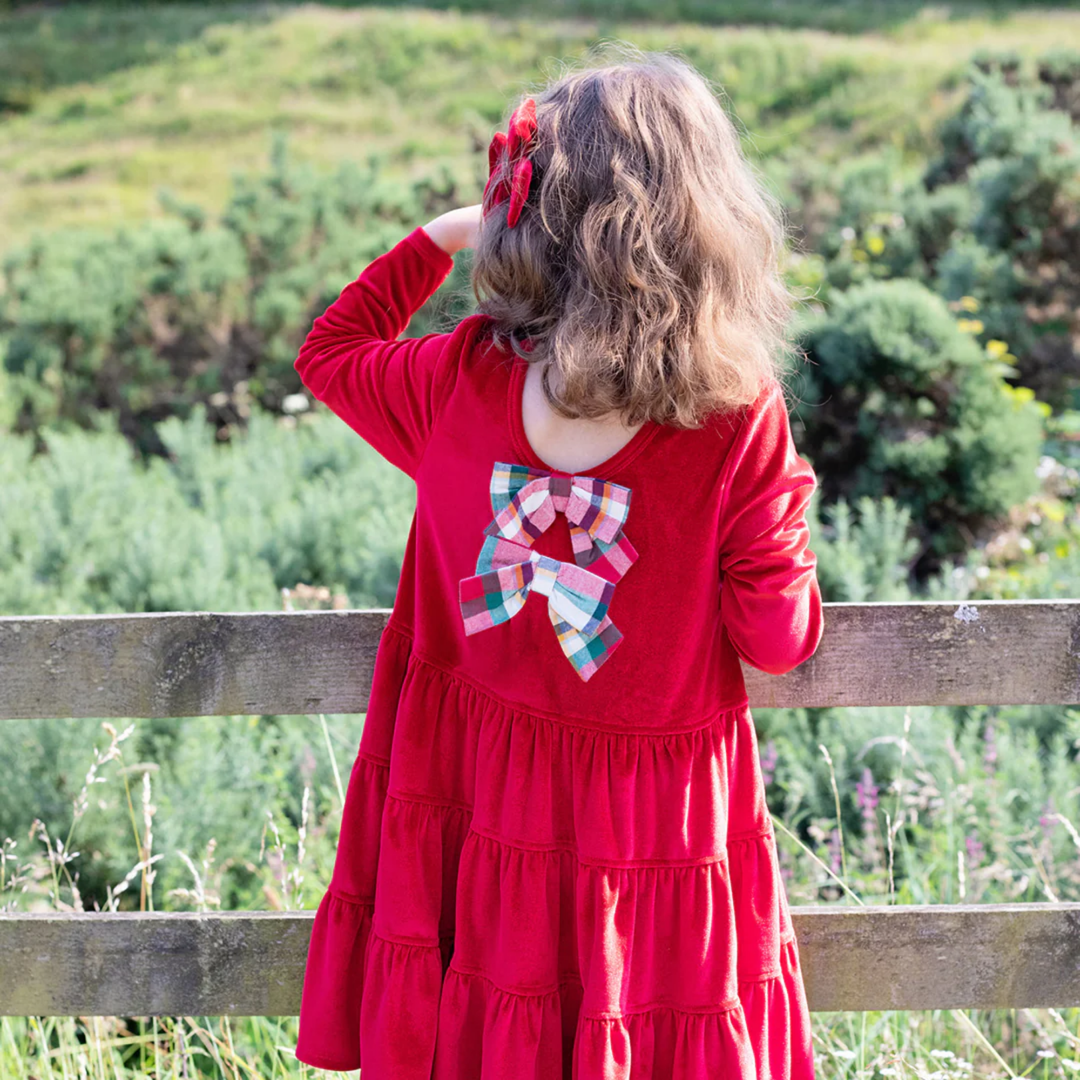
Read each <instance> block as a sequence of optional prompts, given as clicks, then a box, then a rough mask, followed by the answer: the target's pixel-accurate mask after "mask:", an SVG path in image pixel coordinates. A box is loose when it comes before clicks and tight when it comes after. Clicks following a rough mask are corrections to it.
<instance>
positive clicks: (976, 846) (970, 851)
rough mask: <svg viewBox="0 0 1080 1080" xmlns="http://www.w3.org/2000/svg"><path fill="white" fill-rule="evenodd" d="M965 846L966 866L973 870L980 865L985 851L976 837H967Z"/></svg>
mask: <svg viewBox="0 0 1080 1080" xmlns="http://www.w3.org/2000/svg"><path fill="white" fill-rule="evenodd" d="M965 844H966V846H967V857H968V866H970V867H971V868H972V869H973V870H974V869H975V867H977V866H981V865H982V861H983V859H984V858H985V857H986V849H985V848H984V847H983V845H982V841H981V840H980V839H979V838H978V837H977V836H969V837H967V839H966V840H965Z"/></svg>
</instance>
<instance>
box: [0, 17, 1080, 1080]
mask: <svg viewBox="0 0 1080 1080" xmlns="http://www.w3.org/2000/svg"><path fill="white" fill-rule="evenodd" d="M440 8H441V9H442V10H436V9H440ZM612 39H617V40H622V41H630V42H633V43H634V44H636V45H639V46H641V47H643V48H646V49H671V50H676V51H678V52H680V53H681V54H683V55H684V56H686V57H687V58H688V59H689V60H690V61H691V62H693V63H694V64H695V65H696V66H697V67H698V68H699V69H700V70H701V71H702V72H703V73H704V74H705V75H706V76H708V77H709V78H710V79H712V80H713V81H714V82H715V84H716V85H717V87H718V88H721V89H722V93H723V94H724V95H725V100H726V102H727V103H728V104H729V106H730V107H731V109H732V110H733V112H734V113H735V114H737V116H738V118H739V121H740V123H741V125H742V127H743V130H744V133H745V145H746V149H747V152H748V154H749V155H750V156H751V158H752V159H753V160H754V161H755V163H756V164H757V166H758V167H759V169H760V170H761V172H762V173H763V175H764V176H765V177H766V179H767V181H768V182H769V184H770V185H771V186H772V187H773V189H774V190H775V191H776V192H777V193H778V195H779V196H780V198H781V199H782V200H783V202H784V205H785V207H786V210H787V213H788V217H789V221H790V224H791V231H792V244H791V249H790V252H789V253H788V256H787V259H786V270H787V273H788V275H789V278H790V281H791V283H792V285H793V286H794V287H795V288H796V289H797V290H798V291H799V293H800V295H801V296H802V297H803V299H804V304H803V307H802V310H801V312H800V316H799V323H798V327H797V344H798V352H797V357H798V358H797V359H796V360H794V361H793V363H792V369H791V374H790V380H789V381H790V388H791V400H792V404H793V407H794V425H795V430H796V435H797V438H798V440H799V443H800V446H801V447H802V449H803V451H804V453H806V455H807V456H808V457H810V458H811V459H812V460H813V462H814V464H815V466H816V467H817V469H818V472H819V475H820V478H821V491H820V495H819V499H818V502H817V505H816V507H815V521H814V533H815V543H814V546H815V550H816V551H817V552H818V555H819V562H820V574H821V580H822V583H823V587H824V589H825V591H826V594H827V596H828V598H829V599H831V600H853V601H870V600H906V599H912V598H920V597H925V598H933V599H948V600H955V601H957V602H959V601H963V600H972V599H974V600H978V599H986V598H1013V597H1066V596H1068V597H1076V596H1080V515H1078V508H1080V490H1078V489H1080V473H1078V466H1077V451H1076V447H1077V440H1078V439H1080V394H1078V392H1080V139H1078V132H1080V126H1078V125H1080V11H1076V10H1072V9H1070V8H1068V7H1064V6H1057V7H1055V8H1052V9H1050V8H1045V7H1042V6H1036V5H1034V4H1030V5H1029V4H1024V3H1006V2H1004V0H1002V2H1000V3H981V4H976V3H955V4H945V5H938V6H934V7H929V6H926V5H923V4H921V3H916V2H906V0H882V2H880V3H874V4H869V3H858V2H855V0H851V2H840V0H834V2H832V3H829V2H824V3H813V2H809V0H788V2H778V0H777V2H769V0H758V2H755V3H753V4H751V3H748V2H743V0H733V2H732V3H727V4H725V3H719V2H716V0H657V2H655V3H653V2H648V3H647V2H646V0H613V2H603V3H601V2H600V0H565V2H551V0H549V2H547V3H537V4H532V5H530V6H529V8H528V9H527V13H523V12H522V11H521V9H520V8H519V7H518V6H517V5H511V4H509V3H507V2H506V0H475V2H469V0H466V2H461V3H457V4H455V5H453V7H452V8H450V7H449V5H441V4H438V3H430V4H427V5H425V6H423V7H421V6H419V5H414V4H407V3H401V4H386V5H384V6H382V7H379V8H372V7H367V6H363V5H348V4H340V5H321V6H315V5H305V6H302V7H300V6H294V5H288V4H276V5H271V4H259V5H256V4H232V3H209V2H206V3H201V4H198V3H160V4H134V3H132V4H126V5H125V4H113V5H107V4H99V3H78V4H75V3H70V4H63V3H59V4H40V3H35V4H17V3H16V4H12V3H10V2H9V3H7V4H6V5H5V4H3V3H0V614H8V615H12V614H30V613H54V612H60V613H62V612H102V611H170V610H199V609H203V610H205V609H215V610H255V609H272V608H280V607H281V606H283V605H284V606H286V607H299V606H307V607H312V606H314V607H320V606H321V607H332V606H336V607H340V606H353V607H365V606H388V605H390V604H391V603H392V601H393V595H394V589H395V585H396V579H397V573H398V567H399V563H400V558H401V552H402V549H403V546H404V539H405V535H406V531H407V528H408V522H409V518H410V515H411V511H412V497H413V493H412V488H411V485H410V483H409V482H408V481H407V480H406V479H405V478H404V477H402V476H401V475H400V474H397V473H396V472H395V471H394V470H393V469H391V468H390V467H389V466H386V465H385V464H384V463H383V462H381V461H380V460H379V459H378V458H377V456H376V455H375V454H374V453H373V452H371V451H370V450H369V449H368V448H367V447H366V446H364V445H363V444H362V443H361V442H360V441H359V440H358V439H357V438H356V437H355V436H354V435H353V434H352V433H351V432H349V431H348V430H347V429H346V428H345V427H344V426H343V425H342V424H340V423H339V422H338V421H337V420H336V419H334V418H333V417H331V416H329V415H327V414H326V413H325V412H324V411H323V410H322V409H321V408H319V407H317V406H315V404H314V403H313V402H312V401H311V400H310V399H309V398H308V397H307V396H306V395H305V394H304V393H303V390H302V387H301V386H300V384H299V382H298V381H297V379H296V377H295V373H294V372H293V369H292V361H293V358H294V357H295V355H296V349H297V347H298V345H299V343H300V341H301V340H302V339H303V336H304V334H305V332H306V330H307V329H308V327H309V326H310V325H311V321H312V319H313V318H314V317H315V316H316V315H318V314H319V313H320V312H321V311H322V310H323V309H324V308H325V307H326V305H327V304H328V303H329V302H330V301H331V300H333V299H334V297H336V295H337V293H338V291H339V290H340V289H341V287H342V286H343V285H345V284H346V283H347V282H348V281H350V280H352V279H353V278H354V277H355V276H356V274H357V273H358V272H359V271H360V270H361V269H362V268H363V267H364V265H365V264H366V263H367V262H368V261H369V260H370V259H371V258H373V257H374V256H375V255H377V254H378V253H380V252H381V251H383V250H385V249H386V248H387V247H388V246H390V245H391V244H392V243H393V242H395V241H396V240H397V239H398V238H399V237H400V236H401V235H403V234H404V233H405V232H406V231H408V230H409V229H411V228H412V227H413V226H415V225H417V224H420V223H422V222H423V221H425V220H427V219H428V218H429V217H431V216H433V215H435V214H437V213H438V212H440V211H442V210H443V209H446V208H449V207H451V206H454V205H458V204H461V203H464V202H471V201H475V199H476V198H477V197H478V195H479V192H480V189H481V186H482V182H483V179H484V153H483V151H484V150H485V148H486V145H487V141H488V138H489V137H490V133H491V130H492V129H493V127H494V126H495V125H496V124H498V123H499V122H500V121H501V120H502V118H503V117H504V115H505V113H506V111H507V109H508V106H509V105H510V104H511V102H512V99H513V98H514V97H515V95H517V94H519V93H520V92H522V91H525V90H528V89H530V88H533V87H535V86H536V85H538V84H540V83H542V82H543V80H544V79H545V78H547V77H549V76H551V75H554V74H557V72H558V70H559V66H560V64H561V63H563V62H570V63H572V62H574V61H575V60H576V59H578V58H581V57H582V56H584V55H586V54H587V52H588V51H589V50H590V49H592V48H594V47H596V46H598V45H601V44H602V43H603V42H605V41H608V40H612ZM459 261H460V265H459V267H458V269H457V270H456V271H455V274H454V275H453V276H452V278H451V280H450V282H449V283H448V284H447V286H446V287H445V288H444V289H443V290H441V291H440V293H439V294H437V296H436V297H435V298H434V299H433V300H432V302H431V303H430V304H429V305H427V307H426V308H425V309H424V310H423V311H421V312H420V313H419V315H418V316H417V318H416V320H415V321H414V324H413V326H412V327H411V328H410V333H419V332H425V331H428V330H432V329H441V328H445V327H447V326H449V325H452V323H453V322H454V321H455V320H456V319H458V318H460V317H461V316H462V315H464V314H466V313H467V312H468V311H469V310H470V298H469V295H468V290H467V260H466V259H462V260H459ZM757 719H758V724H759V732H760V737H761V747H762V766H763V770H764V772H765V776H766V780H767V782H768V791H769V800H770V806H771V808H772V811H773V813H774V816H775V817H776V819H777V823H778V831H779V832H780V833H781V837H782V839H781V848H782V859H783V868H784V873H785V875H786V877H787V879H788V887H789V890H790V893H791V898H792V902H793V903H806V902H830V901H835V902H838V903H846V902H852V898H853V897H857V898H859V899H861V900H862V901H864V902H867V903H871V902H878V903H886V902H907V903H910V902H945V903H948V902H958V901H965V902H978V901H981V900H986V901H990V900H998V901H1000V900H1045V899H1062V900H1065V899H1069V900H1077V899H1080V834H1078V833H1077V831H1076V828H1075V824H1074V823H1076V822H1077V821H1078V817H1080V815H1078V814H1077V809H1078V808H1077V796H1078V794H1080V765H1078V763H1077V756H1078V753H1080V711H1078V710H1075V709H1071V708H1065V707H1062V708H1053V709H1051V708H1042V709H1030V708H1012V709H1002V708H966V709H956V708H940V709H911V710H906V711H905V710H889V709H876V710H875V709H849V710H788V711H782V712H780V711H777V712H773V713H769V712H762V713H761V714H760V715H759V716H758V717H757ZM361 724H362V718H359V717H306V718H305V717H284V718H283V717H234V718H229V719H227V720H218V719H190V720H185V721H150V720H138V719H137V720H136V721H135V726H134V728H133V730H131V731H127V730H125V731H120V732H112V733H110V732H108V731H106V732H105V733H104V734H103V733H102V732H101V731H100V730H99V729H98V728H96V727H95V725H94V724H93V723H92V722H90V723H88V722H72V721H59V720H58V721H51V722H45V723H42V722H35V723H21V722H20V723H8V724H5V726H4V734H5V746H4V750H5V757H6V761H7V764H8V768H7V769H6V770H5V773H6V779H5V782H4V784H2V785H0V837H9V838H10V839H9V841H8V842H7V843H6V844H5V845H4V846H3V848H2V850H0V906H9V907H13V908H18V909H41V908H54V907H59V908H65V909H69V908H72V907H75V908H78V907H84V908H87V909H90V908H93V907H95V906H97V907H115V908H120V909H126V908H139V907H144V908H145V907H149V906H154V907H157V908H178V909H190V908H195V909H207V908H210V907H216V906H221V907H254V908H265V907H270V908H285V907H301V906H312V905H313V904H314V903H316V902H317V901H318V899H319V896H320V895H321V891H322V889H323V888H324V887H325V884H326V882H327V880H328V878H329V872H330V868H331V866H332V860H333V852H334V844H335V841H336V830H337V822H338V820H339V816H340V810H341V788H340V783H339V778H340V776H341V775H342V774H343V773H344V772H345V771H347V768H348V766H349V764H350V762H351V759H352V755H353V753H354V750H355V745H356V740H357V738H358V736H359V731H360V728H361ZM834 781H835V783H836V787H837V791H838V792H839V799H837V798H836V797H835V796H834V791H833V783H834ZM155 855H160V856H161V858H160V860H158V861H154V862H153V863H148V861H147V860H148V859H150V858H152V857H153V856H155ZM841 880H842V881H843V886H841V885H840V884H839V882H840V881H841ZM1078 1024H1080V1014H1078V1013H1075V1012H1073V1013H1064V1014H1062V1013H1056V1012H1054V1011H1052V1010H1037V1011H1021V1012H1017V1013H1010V1014H978V1015H976V1014H971V1015H967V1014H963V1015H961V1014H925V1015H923V1014H910V1015H899V1014H880V1015H876V1014H875V1015H870V1016H861V1015H860V1016H847V1017H836V1018H829V1017H819V1018H818V1022H817V1024H816V1040H817V1044H816V1049H817V1052H818V1054H819V1059H820V1066H819V1068H820V1074H821V1075H822V1076H824V1077H833V1076H836V1077H856V1076H859V1077H878V1076H880V1077H886V1076H904V1077H907V1076H911V1077H927V1076H934V1077H938V1078H947V1077H967V1076H970V1075H972V1074H973V1073H974V1074H976V1075H979V1076H1006V1075H1027V1074H1031V1075H1034V1076H1036V1077H1051V1076H1053V1077H1068V1076H1073V1075H1076V1074H1077V1073H1078V1072H1080V1026H1078ZM294 1036H295V1028H294V1025H293V1022H292V1021H288V1020H285V1021H277V1020H272V1019H270V1020H251V1021H243V1022H235V1023H234V1024H233V1025H231V1026H230V1025H229V1024H227V1023H224V1022H219V1021H211V1020H198V1019H196V1018H183V1019H177V1020H175V1021H160V1022H152V1023H151V1022H148V1021H137V1020H133V1019H113V1020H78V1019H72V1020H58V1021H51V1022H38V1021H25V1022H24V1021H11V1020H3V1021H2V1022H0V1075H3V1076H5V1077H6V1076H13V1077H15V1076H18V1077H22V1076H35V1077H39V1076H49V1077H51V1076H57V1077H59V1076H64V1077H67V1076H93V1077H95V1078H96V1077H99V1076H100V1077H101V1078H102V1080H104V1077H106V1076H122V1077H129V1076H130V1077H135V1076H142V1075H148V1074H154V1075H170V1076H171V1075H177V1076H179V1075H187V1076H196V1075H198V1076H215V1077H216V1076H222V1077H233V1076H263V1075H266V1076H279V1075H280V1076H291V1075H299V1074H300V1073H301V1072H302V1071H303V1070H302V1068H301V1067H300V1066H298V1065H297V1064H296V1062H295V1061H294V1060H293V1059H292V1057H291V1054H290V1046H291V1045H292V1040H293V1039H294Z"/></svg>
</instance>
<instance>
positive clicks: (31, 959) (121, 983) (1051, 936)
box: [0, 904, 1080, 1016]
mask: <svg viewBox="0 0 1080 1080" xmlns="http://www.w3.org/2000/svg"><path fill="white" fill-rule="evenodd" d="M312 918H313V915H312V914H311V913H310V912H309V913H297V914H291V913H280V914H279V913H268V914H267V913H258V914H257V913H252V912H235V913H220V914H218V913H215V914H208V915H198V914H162V913H156V914H147V915H138V914H95V915H91V914H77V915H7V916H3V917H0V969H2V971H3V978H0V1015H5V1016H225V1015H232V1016H291V1015H295V1014H296V1013H297V1011H298V1010H299V1006H300V988H301V985H302V981H303V974H304V961H305V957H306V955H307V946H308V939H309V936H310V933H311V923H312ZM792 919H793V921H794V924H795V932H796V934H797V936H798V941H799V952H800V957H801V961H802V967H803V973H804V977H805V981H806V992H807V997H808V1000H809V1004H810V1008H811V1009H813V1010H814V1011H816V1012H832V1011H838V1012H839V1011H845V1012H867V1011H877V1010H891V1009H945V1008H965V1009H967V1008H971V1009H1003V1008H1043V1007H1057V1008H1064V1007H1071V1006H1077V1005H1080V904H1000V905H998V904H986V905H980V906H974V907H968V906H961V905H956V906H952V905H949V906H932V907H876V908H875V907H870V908H855V907H852V908H824V907H821V908H819V907H802V908H795V909H794V911H793V912H792Z"/></svg>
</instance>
